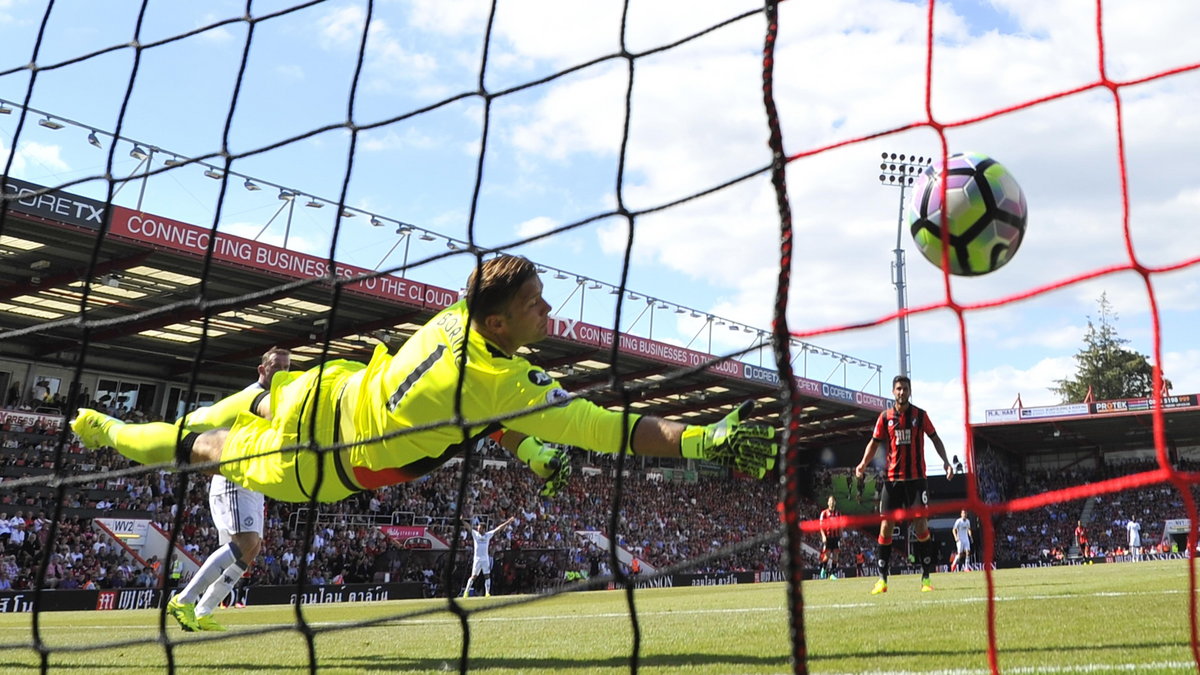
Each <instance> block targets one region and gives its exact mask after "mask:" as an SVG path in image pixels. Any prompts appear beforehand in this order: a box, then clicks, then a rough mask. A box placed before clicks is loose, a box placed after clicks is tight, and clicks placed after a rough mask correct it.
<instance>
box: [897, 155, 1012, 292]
mask: <svg viewBox="0 0 1200 675" xmlns="http://www.w3.org/2000/svg"><path fill="white" fill-rule="evenodd" d="M942 181H945V182H946V208H945V209H944V211H945V214H944V215H945V220H944V223H945V227H946V230H947V231H948V234H949V242H948V243H949V256H948V263H949V271H950V273H951V274H956V275H960V276H977V275H980V274H987V273H988V272H994V271H996V270H998V269H1000V268H1001V267H1003V266H1004V265H1005V263H1007V262H1008V261H1009V260H1011V259H1012V257H1013V255H1014V254H1016V252H1017V248H1018V247H1020V245H1021V240H1022V239H1023V238H1024V236H1025V221H1026V217H1027V216H1028V213H1029V210H1028V208H1027V206H1026V204H1025V193H1024V192H1022V191H1021V186H1020V185H1018V184H1017V179H1016V178H1014V177H1013V175H1012V172H1010V171H1009V170H1008V169H1006V168H1004V165H1002V164H1000V163H999V162H997V161H996V160H994V159H992V158H991V157H988V156H987V155H982V154H979V153H977V152H962V153H957V154H954V155H950V156H949V157H948V158H947V160H946V165H945V167H944V168H943V166H942V163H941V161H935V162H934V163H933V164H931V165H930V166H928V167H927V168H926V169H925V170H924V171H923V172H922V173H921V175H920V176H918V177H917V182H916V183H915V184H914V185H913V194H912V198H911V200H910V201H909V203H908V208H907V209H906V210H905V218H906V219H907V221H908V226H909V229H911V230H912V236H913V242H915V243H916V245H917V248H918V249H919V250H920V251H921V254H922V255H924V256H925V258H926V259H928V260H929V262H931V263H933V264H934V265H937V266H938V267H939V268H940V267H941V266H942V250H943V243H942V224H943V220H942V218H943V209H942Z"/></svg>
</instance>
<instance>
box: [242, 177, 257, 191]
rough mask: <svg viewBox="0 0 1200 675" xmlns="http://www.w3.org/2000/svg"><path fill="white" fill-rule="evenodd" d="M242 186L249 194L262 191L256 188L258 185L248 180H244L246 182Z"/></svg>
mask: <svg viewBox="0 0 1200 675" xmlns="http://www.w3.org/2000/svg"><path fill="white" fill-rule="evenodd" d="M242 186H244V187H245V188H246V189H247V190H249V191H251V192H257V191H259V190H261V189H262V188H260V187H259V186H258V183H255V182H254V181H252V180H250V179H249V178H247V179H246V182H244V183H242Z"/></svg>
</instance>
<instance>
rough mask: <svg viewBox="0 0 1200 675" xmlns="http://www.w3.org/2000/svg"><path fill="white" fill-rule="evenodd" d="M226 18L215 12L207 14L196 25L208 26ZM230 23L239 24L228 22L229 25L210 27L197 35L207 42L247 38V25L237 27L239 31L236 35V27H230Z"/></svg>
mask: <svg viewBox="0 0 1200 675" xmlns="http://www.w3.org/2000/svg"><path fill="white" fill-rule="evenodd" d="M224 18H226V17H219V16H217V15H215V14H206V15H204V17H203V18H202V19H201V20H200V21H199V22H198V23H197V24H196V26H195V27H196V28H200V27H202V26H208V25H211V24H214V23H217V22H218V21H221V20H222V19H224ZM230 25H233V26H237V25H238V24H227V25H224V26H221V27H220V28H210V29H209V30H206V31H204V32H203V33H200V34H199V35H198V36H197V37H198V38H199V39H200V40H203V41H206V42H212V43H214V44H228V43H230V42H233V41H234V40H237V39H245V38H244V36H245V35H246V30H247V28H246V26H245V25H242V27H241V28H240V29H237V30H238V33H237V34H236V35H235V33H234V29H231V28H230ZM239 36H240V37H239Z"/></svg>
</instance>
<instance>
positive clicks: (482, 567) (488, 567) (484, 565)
mask: <svg viewBox="0 0 1200 675" xmlns="http://www.w3.org/2000/svg"><path fill="white" fill-rule="evenodd" d="M491 573H492V559H491V558H485V559H483V560H480V559H479V558H476V559H475V564H474V565H472V566H471V576H473V577H474V576H479V575H480V574H491Z"/></svg>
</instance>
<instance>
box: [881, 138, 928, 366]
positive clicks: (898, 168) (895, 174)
mask: <svg viewBox="0 0 1200 675" xmlns="http://www.w3.org/2000/svg"><path fill="white" fill-rule="evenodd" d="M882 160H883V161H882V162H881V163H880V164H879V184H880V185H884V186H888V187H899V188H900V211H899V215H898V217H897V220H896V250H895V251H894V253H895V254H896V259H895V260H894V261H893V262H892V285H893V286H895V287H896V309H898V310H900V312H901V314H900V321H899V322H897V323H898V331H899V342H898V351H899V367H900V373H899V374H900V375H903V376H905V377H908V376H909V374H908V361H909V351H908V316H907V315H906V314H904V312H905V310H907V309H908V285H907V283H906V282H905V273H904V247H903V246H902V242H903V234H904V191H905V190H907V189H908V188H909V187H911V186H912V184H913V183H914V182H916V179H917V174H919V173H921V172H922V171H924V170H925V167H927V166H929V165H930V164H932V163H933V158H932V157H918V156H916V155H897V154H896V153H894V152H885V153H883V157H882Z"/></svg>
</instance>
